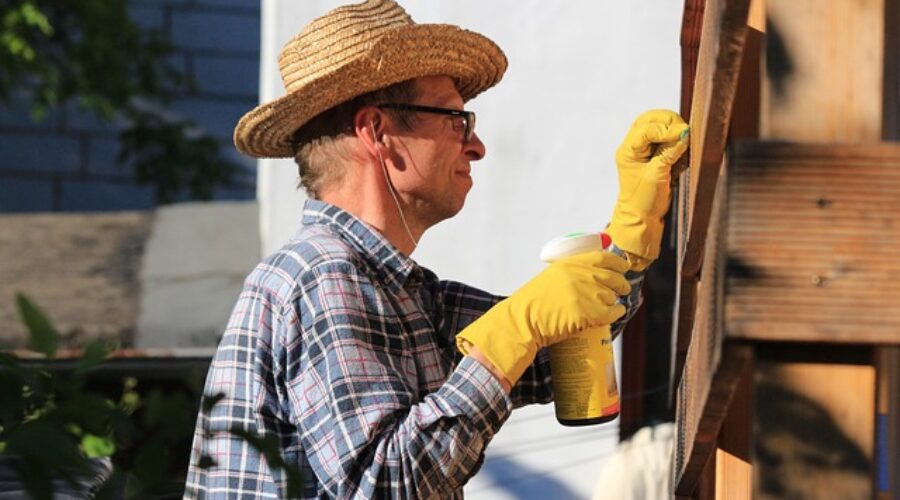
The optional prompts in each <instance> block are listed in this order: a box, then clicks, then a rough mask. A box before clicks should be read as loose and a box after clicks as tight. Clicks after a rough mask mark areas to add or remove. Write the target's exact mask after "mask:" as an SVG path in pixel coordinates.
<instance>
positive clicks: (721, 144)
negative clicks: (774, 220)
mask: <svg viewBox="0 0 900 500" xmlns="http://www.w3.org/2000/svg"><path fill="white" fill-rule="evenodd" d="M749 4H750V0H706V1H705V2H704V3H703V27H702V31H701V33H700V45H699V48H698V51H697V59H696V71H695V74H694V80H693V82H694V83H693V87H692V89H691V90H690V92H682V96H683V105H684V96H685V95H688V94H689V95H690V97H691V111H690V113H689V115H690V121H691V148H690V150H689V151H690V152H689V164H690V168H688V170H686V171H685V172H684V173H682V174H681V175H680V177H679V178H678V193H677V194H678V199H677V206H678V219H679V220H678V224H677V225H678V236H677V240H678V245H677V246H678V250H677V253H678V259H677V271H678V272H677V276H676V280H677V283H676V285H675V286H676V299H675V300H676V306H675V312H674V321H673V323H674V324H673V339H672V346H673V349H672V375H673V376H672V385H673V387H677V386H678V384H679V380H680V378H681V371H682V367H683V366H684V359H685V357H686V355H687V349H688V344H689V342H690V332H691V330H692V323H693V321H694V309H695V307H696V293H697V282H698V272H699V269H700V263H701V262H700V261H701V256H702V253H703V247H704V244H705V240H706V231H707V226H708V224H709V215H710V210H711V207H712V199H713V193H714V190H715V185H716V179H717V177H718V174H719V167H720V165H721V163H722V158H723V155H724V148H725V140H726V136H727V132H728V125H729V121H730V118H731V109H732V104H733V100H734V95H735V91H736V87H737V82H738V77H739V69H740V66H741V60H742V57H743V48H744V41H745V38H746V32H747V15H748V11H749ZM697 6H698V4H697V2H692V1H690V0H688V2H686V7H689V8H690V9H687V8H686V11H685V16H686V17H685V19H688V16H690V19H691V20H692V23H693V24H691V25H690V26H691V27H692V28H694V27H695V26H696V17H697V14H698V12H697V8H696V7H697ZM685 22H687V21H685ZM691 33H692V34H693V35H696V31H691ZM684 42H685V40H684V38H683V39H682V44H683V54H685V53H686V54H688V60H687V61H683V66H687V67H688V68H690V66H691V64H693V59H692V58H691V57H690V54H692V51H690V50H688V49H687V48H685V47H684Z"/></svg>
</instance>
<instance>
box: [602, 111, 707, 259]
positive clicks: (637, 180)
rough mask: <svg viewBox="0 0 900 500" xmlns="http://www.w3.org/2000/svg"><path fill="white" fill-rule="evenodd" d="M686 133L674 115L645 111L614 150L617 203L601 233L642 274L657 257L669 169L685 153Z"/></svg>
mask: <svg viewBox="0 0 900 500" xmlns="http://www.w3.org/2000/svg"><path fill="white" fill-rule="evenodd" d="M689 130H690V127H689V126H688V124H687V123H685V122H684V120H682V119H681V117H680V116H678V114H677V113H675V112H674V111H668V110H653V111H647V112H646V113H644V114H642V115H641V116H639V117H638V118H637V120H635V122H634V124H632V125H631V130H629V131H628V134H627V135H626V136H625V140H624V141H622V144H621V145H620V146H619V149H618V150H616V166H617V167H618V171H619V198H618V200H617V201H616V207H615V209H614V210H613V216H612V220H611V221H610V223H609V226H608V227H607V228H606V229H605V230H604V232H605V233H606V234H608V235H609V236H610V237H611V238H612V241H613V243H614V244H615V245H616V246H617V247H619V248H621V249H622V250H625V251H626V252H627V253H628V254H629V255H628V260H629V262H630V264H631V269H634V270H637V271H640V270H643V269H644V268H646V267H647V266H648V265H649V264H650V262H652V261H653V260H655V259H656V258H657V257H659V245H660V242H661V240H662V233H663V226H664V223H663V216H665V215H666V212H667V211H668V210H669V202H670V200H671V196H672V193H671V188H670V185H671V181H672V177H671V172H672V165H674V164H675V162H676V161H678V158H680V157H681V155H682V154H683V153H684V152H685V151H686V150H687V148H688V145H689V142H690V141H689V138H688V131H689Z"/></svg>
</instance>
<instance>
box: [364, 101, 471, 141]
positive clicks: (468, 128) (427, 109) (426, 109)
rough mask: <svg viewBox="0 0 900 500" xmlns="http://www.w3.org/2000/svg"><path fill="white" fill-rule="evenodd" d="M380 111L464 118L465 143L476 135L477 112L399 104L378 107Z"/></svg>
mask: <svg viewBox="0 0 900 500" xmlns="http://www.w3.org/2000/svg"><path fill="white" fill-rule="evenodd" d="M376 107H377V108H378V109H385V108H386V109H397V110H401V111H414V112H417V113H432V114H436V115H446V116H458V117H460V118H462V120H463V124H464V125H465V132H463V142H469V141H470V140H472V134H474V133H475V112H474V111H466V110H463V109H449V108H436V107H434V106H420V105H418V104H397V103H386V104H379V105H378V106H376Z"/></svg>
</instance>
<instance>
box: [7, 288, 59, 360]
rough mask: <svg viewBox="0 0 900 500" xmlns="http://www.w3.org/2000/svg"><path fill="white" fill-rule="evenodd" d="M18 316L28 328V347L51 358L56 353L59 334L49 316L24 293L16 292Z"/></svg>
mask: <svg viewBox="0 0 900 500" xmlns="http://www.w3.org/2000/svg"><path fill="white" fill-rule="evenodd" d="M16 304H17V305H18V307H19V316H20V317H21V318H22V322H24V323H25V326H26V327H27V328H28V347H29V348H31V349H33V350H35V351H37V352H42V353H44V354H46V355H47V357H48V358H52V357H53V356H55V355H56V344H57V339H58V338H59V334H58V333H57V332H56V328H54V327H53V324H52V323H51V322H50V318H48V317H47V315H46V314H45V313H44V311H42V310H41V309H40V308H39V307H38V306H37V305H36V304H34V303H33V302H31V301H30V300H29V299H28V297H26V296H25V295H24V294H21V293H17V294H16Z"/></svg>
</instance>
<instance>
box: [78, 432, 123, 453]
mask: <svg viewBox="0 0 900 500" xmlns="http://www.w3.org/2000/svg"><path fill="white" fill-rule="evenodd" d="M81 451H83V452H84V454H85V455H87V457H88V458H97V457H110V456H112V454H113V453H115V452H116V443H115V442H114V441H113V438H112V437H111V436H98V435H96V434H85V435H84V436H82V438H81Z"/></svg>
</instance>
